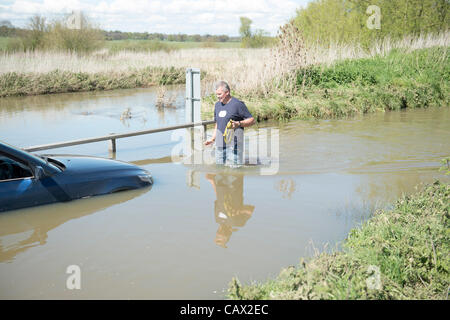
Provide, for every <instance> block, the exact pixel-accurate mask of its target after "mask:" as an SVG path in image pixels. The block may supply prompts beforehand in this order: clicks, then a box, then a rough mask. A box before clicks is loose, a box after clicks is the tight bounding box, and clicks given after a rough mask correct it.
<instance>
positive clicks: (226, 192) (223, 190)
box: [205, 173, 255, 248]
mask: <svg viewBox="0 0 450 320" xmlns="http://www.w3.org/2000/svg"><path fill="white" fill-rule="evenodd" d="M205 177H206V180H208V181H209V182H210V183H211V185H212V187H213V189H214V192H215V194H216V200H215V201H214V216H215V219H216V222H217V223H218V224H219V228H218V229H217V232H216V238H215V239H214V242H215V243H216V244H217V245H219V246H221V247H223V248H227V246H226V244H227V243H228V241H229V240H230V237H231V235H232V233H233V232H236V231H238V228H237V227H240V228H241V227H243V226H245V224H246V223H247V220H248V219H250V217H251V216H252V214H253V211H254V210H255V206H253V205H249V204H244V175H241V174H230V173H207V174H206V175H205Z"/></svg>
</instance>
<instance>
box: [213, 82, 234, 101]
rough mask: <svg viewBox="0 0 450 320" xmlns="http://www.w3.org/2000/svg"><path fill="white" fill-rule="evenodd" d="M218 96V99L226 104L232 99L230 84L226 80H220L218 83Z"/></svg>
mask: <svg viewBox="0 0 450 320" xmlns="http://www.w3.org/2000/svg"><path fill="white" fill-rule="evenodd" d="M216 96H217V100H219V101H220V102H222V103H223V104H226V103H227V102H228V101H230V99H231V93H230V86H229V85H228V83H226V82H225V81H219V82H217V83H216Z"/></svg>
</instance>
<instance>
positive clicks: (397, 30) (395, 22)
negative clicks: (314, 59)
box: [292, 0, 450, 46]
mask: <svg viewBox="0 0 450 320" xmlns="http://www.w3.org/2000/svg"><path fill="white" fill-rule="evenodd" d="M449 12H450V1H448V0H314V1H312V2H310V3H309V4H308V5H307V6H306V7H305V8H301V9H299V10H297V14H296V16H295V18H293V20H292V22H293V23H294V25H295V26H296V27H297V28H298V29H300V31H301V32H302V34H303V37H304V40H305V41H306V42H308V43H318V44H321V45H329V44H331V43H359V44H361V45H362V46H369V45H370V44H371V43H373V41H375V40H379V39H384V38H385V37H390V38H391V39H399V38H402V37H404V36H406V35H413V36H418V35H420V34H425V33H435V32H441V31H448V29H449V27H450V18H449Z"/></svg>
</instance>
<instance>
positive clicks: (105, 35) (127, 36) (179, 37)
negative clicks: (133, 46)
mask: <svg viewBox="0 0 450 320" xmlns="http://www.w3.org/2000/svg"><path fill="white" fill-rule="evenodd" d="M33 19H36V16H35V17H32V18H31V19H30V21H31V20H33ZM40 19H43V20H44V21H45V19H44V18H42V17H40ZM32 32H33V27H32V26H31V27H30V24H29V25H28V26H27V28H16V27H14V26H11V25H10V24H8V25H6V23H5V25H0V37H25V36H27V35H28V34H30V33H32ZM97 32H98V34H99V36H100V37H101V38H102V39H104V40H107V41H108V40H157V41H179V42H228V41H240V38H239V37H230V36H228V35H211V34H205V35H200V34H193V35H190V34H184V33H178V34H165V33H150V32H123V31H119V30H115V31H107V30H97Z"/></svg>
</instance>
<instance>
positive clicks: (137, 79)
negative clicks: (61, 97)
mask: <svg viewBox="0 0 450 320" xmlns="http://www.w3.org/2000/svg"><path fill="white" fill-rule="evenodd" d="M184 82H185V70H184V69H176V68H173V67H172V68H151V67H147V68H143V69H139V70H130V71H128V72H116V73H112V72H110V73H84V72H70V71H59V70H55V71H52V72H49V73H43V74H41V73H27V74H21V73H16V72H8V73H4V74H1V75H0V97H6V96H20V95H37V94H48V93H62V92H78V91H93V90H113V89H127V88H137V87H148V86H153V85H168V84H181V83H184Z"/></svg>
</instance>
